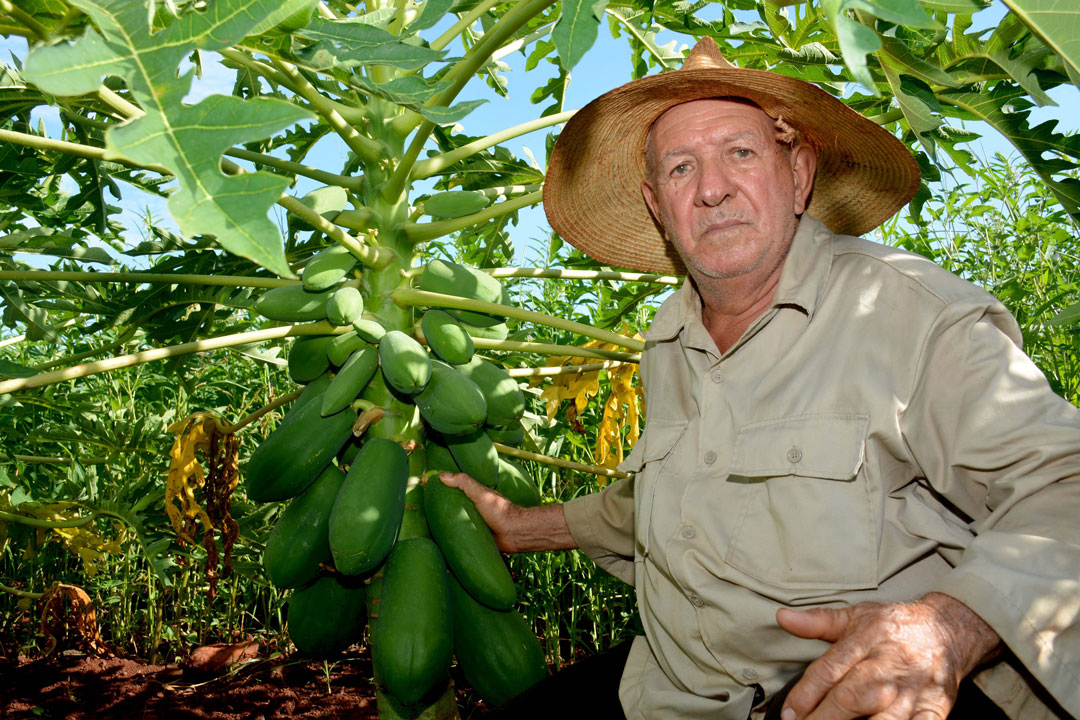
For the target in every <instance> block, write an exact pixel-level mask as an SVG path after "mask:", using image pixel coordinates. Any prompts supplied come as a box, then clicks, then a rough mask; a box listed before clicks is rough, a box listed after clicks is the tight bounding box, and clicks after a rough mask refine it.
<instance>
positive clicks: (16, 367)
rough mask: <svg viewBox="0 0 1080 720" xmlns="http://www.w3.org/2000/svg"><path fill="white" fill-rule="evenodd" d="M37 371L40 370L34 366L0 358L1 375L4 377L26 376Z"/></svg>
mask: <svg viewBox="0 0 1080 720" xmlns="http://www.w3.org/2000/svg"><path fill="white" fill-rule="evenodd" d="M37 373H38V371H37V370H35V369H34V368H32V367H27V366H25V365H20V364H19V363H17V362H12V361H11V360H6V359H4V358H0V377H2V378H24V377H30V376H31V375H37Z"/></svg>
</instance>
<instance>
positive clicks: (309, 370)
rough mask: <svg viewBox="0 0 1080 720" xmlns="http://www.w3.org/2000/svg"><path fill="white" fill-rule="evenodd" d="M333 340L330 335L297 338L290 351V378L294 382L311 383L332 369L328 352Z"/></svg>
mask: <svg viewBox="0 0 1080 720" xmlns="http://www.w3.org/2000/svg"><path fill="white" fill-rule="evenodd" d="M333 340H334V338H333V337H332V336H330V335H316V336H307V337H302V338H297V340H296V341H295V342H294V343H293V344H292V348H290V349H289V377H290V378H292V380H293V382H295V383H301V384H303V383H306V382H311V381H312V380H314V379H315V378H317V377H319V376H320V375H322V374H323V373H324V372H326V371H327V370H329V369H330V359H329V358H328V357H327V354H326V351H327V349H329V347H330V343H331V342H333Z"/></svg>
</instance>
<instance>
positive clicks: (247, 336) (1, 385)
mask: <svg viewBox="0 0 1080 720" xmlns="http://www.w3.org/2000/svg"><path fill="white" fill-rule="evenodd" d="M345 331H346V328H344V327H340V328H338V327H334V326H332V325H331V324H330V323H328V322H317V323H306V324H304V325H285V326H282V327H276V328H267V329H265V330H254V331H251V332H245V333H235V334H232V335H222V336H219V337H215V338H207V339H205V340H196V341H194V342H188V343H181V344H180V345H170V346H168V347H162V348H153V349H151V350H143V351H142V352H137V353H131V354H129V355H120V356H117V357H113V358H108V359H107V360H99V361H97V362H92V363H86V364H85V365H75V366H73V367H69V368H64V369H63V370H51V371H49V372H44V373H39V374H37V375H31V376H30V377H28V378H15V379H12V380H4V381H2V382H0V395H5V394H8V393H13V392H18V391H20V390H28V389H30V388H35V387H42V386H43V385H52V384H55V383H58V382H64V381H65V380H75V379H77V378H84V377H88V376H90V375H97V374H98V373H103V372H108V371H110V370H118V369H120V368H125V367H132V366H134V365H141V364H143V363H148V362H153V361H155V360H166V359H168V358H173V357H180V356H181V355H191V354H194V353H201V352H209V351H210V350H220V349H222V348H227V347H234V346H236V345H247V344H250V343H256V342H265V341H267V340H278V339H280V338H284V337H295V336H300V335H340V334H341V333H343V332H345Z"/></svg>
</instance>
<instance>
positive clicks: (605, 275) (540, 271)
mask: <svg viewBox="0 0 1080 720" xmlns="http://www.w3.org/2000/svg"><path fill="white" fill-rule="evenodd" d="M480 269H481V270H482V271H483V272H486V273H488V274H489V275H491V276H492V277H497V278H504V277H515V278H559V279H562V280H622V281H624V282H647V283H657V284H660V285H681V284H682V278H681V277H679V276H678V275H654V274H652V273H635V272H618V271H616V270H566V269H563V268H512V267H504V268H480Z"/></svg>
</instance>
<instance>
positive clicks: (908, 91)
mask: <svg viewBox="0 0 1080 720" xmlns="http://www.w3.org/2000/svg"><path fill="white" fill-rule="evenodd" d="M883 70H884V72H885V77H886V78H887V79H888V81H889V86H890V87H891V88H892V91H893V96H894V97H895V98H896V101H897V103H899V105H900V109H901V110H902V111H903V113H904V118H905V119H906V120H907V123H908V127H910V128H911V131H912V132H914V133H915V135H916V136H917V137H918V138H919V142H920V143H922V145H923V147H924V148H925V149H926V152H927V153H928V154H929V155H930V156H931V157H934V156H935V154H936V153H935V146H934V137H933V135H932V134H931V133H933V131H934V130H937V129H938V127H940V126H941V118H940V117H939V116H937V115H936V114H935V113H939V112H940V111H941V107H940V106H939V105H938V102H937V99H936V98H935V97H934V93H933V91H932V90H931V89H930V88H929V87H927V86H926V85H925V84H924V83H922V82H921V81H919V80H916V79H915V78H912V77H911V76H909V75H897V74H896V73H895V72H894V71H893V70H892V69H891V68H889V67H888V65H887V64H884V65H883Z"/></svg>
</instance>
